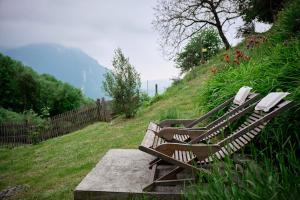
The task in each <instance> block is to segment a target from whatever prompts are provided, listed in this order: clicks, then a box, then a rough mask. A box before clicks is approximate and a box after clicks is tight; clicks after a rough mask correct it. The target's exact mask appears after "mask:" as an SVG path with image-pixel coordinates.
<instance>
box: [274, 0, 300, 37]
mask: <svg viewBox="0 0 300 200" xmlns="http://www.w3.org/2000/svg"><path fill="white" fill-rule="evenodd" d="M299 10H300V1H299V0H293V1H290V3H288V4H287V6H286V8H285V9H284V10H283V11H282V12H280V13H279V14H278V19H277V21H276V23H275V24H274V25H273V27H272V30H271V34H270V40H271V41H272V42H276V43H277V42H282V41H283V40H287V39H290V38H291V37H299V36H300V12H299ZM285 42H288V41H285Z"/></svg>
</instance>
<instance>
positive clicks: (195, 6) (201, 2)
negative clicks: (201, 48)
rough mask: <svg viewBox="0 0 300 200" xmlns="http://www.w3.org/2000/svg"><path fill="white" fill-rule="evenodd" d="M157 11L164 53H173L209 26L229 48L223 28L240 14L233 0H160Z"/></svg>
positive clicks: (157, 23) (158, 27)
mask: <svg viewBox="0 0 300 200" xmlns="http://www.w3.org/2000/svg"><path fill="white" fill-rule="evenodd" d="M155 10H156V13H155V15H156V16H155V20H154V21H153V24H154V27H155V29H156V30H157V31H158V32H159V33H160V35H161V45H162V46H163V48H164V50H165V53H170V54H172V53H174V52H175V51H176V50H177V49H178V47H180V46H181V44H182V42H184V41H185V40H187V39H189V38H191V37H192V36H193V35H194V34H196V33H198V32H199V31H200V30H203V29H204V28H206V27H214V28H216V30H217V31H218V34H219V36H220V38H221V39H222V42H223V43H224V46H225V47H226V48H230V44H229V42H228V40H227V38H226V36H225V34H224V31H223V27H224V26H227V25H230V22H232V20H234V19H235V18H238V17H239V16H240V15H239V13H238V8H237V3H236V1H233V0H185V1H182V0H160V1H159V3H158V5H157V6H156V8H155ZM168 48H171V49H168Z"/></svg>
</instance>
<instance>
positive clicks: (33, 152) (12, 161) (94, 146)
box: [0, 73, 207, 199]
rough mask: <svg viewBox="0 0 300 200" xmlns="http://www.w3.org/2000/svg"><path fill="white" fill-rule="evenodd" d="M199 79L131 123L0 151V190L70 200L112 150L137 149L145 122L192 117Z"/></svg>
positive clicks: (101, 126)
mask: <svg viewBox="0 0 300 200" xmlns="http://www.w3.org/2000/svg"><path fill="white" fill-rule="evenodd" d="M206 76H207V74H206V73H203V74H202V75H201V76H198V77H197V78H196V79H193V80H192V81H189V82H186V83H185V84H179V85H178V86H175V87H173V88H171V89H170V90H169V91H168V92H167V94H165V95H164V97H163V99H162V100H160V101H158V102H156V103H154V104H153V105H152V106H150V107H148V108H143V109H141V110H140V111H139V113H138V115H137V117H135V118H134V119H129V120H127V119H124V118H116V119H115V120H114V121H112V122H111V123H103V122H99V123H95V124H92V125H90V126H88V127H86V128H84V129H82V130H80V131H76V132H73V133H70V134H68V135H65V136H61V137H58V138H54V139H50V140H48V141H45V142H42V143H40V144H37V145H25V146H20V147H17V148H14V149H3V148H2V149H0V190H3V189H5V188H7V187H13V186H16V185H25V186H26V187H25V189H24V190H23V191H20V192H18V193H17V194H16V195H15V196H13V199H19V198H22V199H72V198H73V190H74V189H75V187H76V185H78V184H79V182H80V181H81V180H82V179H83V178H84V177H85V176H86V175H87V173H88V172H89V171H90V170H91V169H92V168H93V167H94V166H95V165H96V163H97V162H98V161H99V160H100V159H101V157H102V156H103V155H104V154H105V153H106V152H107V151H108V150H109V149H111V148H137V147H138V145H139V143H140V142H141V140H142V139H143V135H144V133H145V130H146V128H147V125H148V123H149V121H158V120H159V118H160V115H161V113H163V112H164V111H165V110H168V109H169V108H176V109H177V110H178V111H179V113H180V117H194V116H197V115H198V113H199V111H198V110H197V109H196V108H197V105H196V99H197V90H198V89H199V88H200V87H201V83H202V81H203V80H204V79H206Z"/></svg>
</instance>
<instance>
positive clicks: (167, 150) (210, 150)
mask: <svg viewBox="0 0 300 200" xmlns="http://www.w3.org/2000/svg"><path fill="white" fill-rule="evenodd" d="M220 149H221V146H219V145H217V144H213V145H206V144H180V143H165V144H161V145H159V146H157V147H156V148H155V150H156V151H158V152H160V153H163V154H166V155H168V156H172V155H173V154H174V152H175V150H177V151H191V152H193V153H194V154H195V155H196V157H197V158H198V160H203V159H205V158H207V157H209V156H210V155H212V154H214V153H215V152H217V151H219V150H220Z"/></svg>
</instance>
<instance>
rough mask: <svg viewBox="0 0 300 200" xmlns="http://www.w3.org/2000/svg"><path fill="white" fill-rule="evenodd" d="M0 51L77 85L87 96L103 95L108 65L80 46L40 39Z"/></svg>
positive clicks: (39, 70) (35, 68) (38, 70)
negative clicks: (37, 42)
mask: <svg viewBox="0 0 300 200" xmlns="http://www.w3.org/2000/svg"><path fill="white" fill-rule="evenodd" d="M0 51H1V52H3V53H4V54H5V55H8V56H10V57H12V58H14V59H16V60H19V61H21V62H22V63H24V64H25V65H27V66H30V67H32V68H33V69H34V70H35V71H37V72H38V73H40V74H43V73H47V74H51V75H53V76H55V77H56V78H57V79H59V80H61V81H64V82H67V83H70V84H71V85H73V86H75V87H77V88H80V89H81V90H82V91H83V92H84V94H85V95H87V96H88V97H90V98H93V99H96V98H101V97H105V93H104V91H103V89H102V88H101V85H102V81H103V80H104V76H103V75H104V74H105V73H106V72H107V70H108V69H107V68H105V67H103V66H102V65H100V64H99V63H98V62H97V61H96V60H95V59H93V58H91V57H90V56H88V55H87V54H85V53H84V52H82V51H81V50H79V49H75V48H67V47H64V46H61V45H58V44H48V43H43V44H30V45H26V46H23V47H18V48H13V49H4V48H2V49H0Z"/></svg>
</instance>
